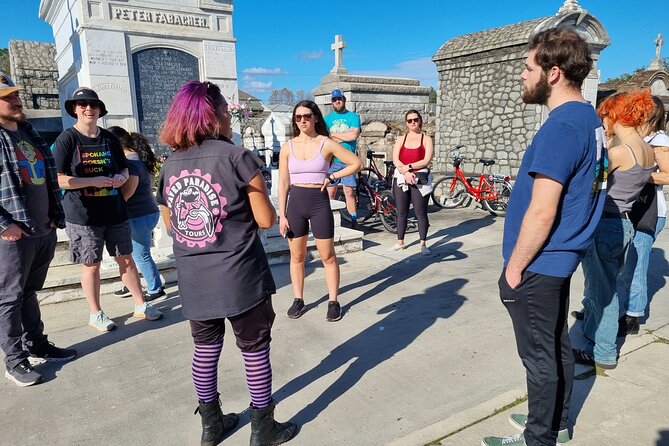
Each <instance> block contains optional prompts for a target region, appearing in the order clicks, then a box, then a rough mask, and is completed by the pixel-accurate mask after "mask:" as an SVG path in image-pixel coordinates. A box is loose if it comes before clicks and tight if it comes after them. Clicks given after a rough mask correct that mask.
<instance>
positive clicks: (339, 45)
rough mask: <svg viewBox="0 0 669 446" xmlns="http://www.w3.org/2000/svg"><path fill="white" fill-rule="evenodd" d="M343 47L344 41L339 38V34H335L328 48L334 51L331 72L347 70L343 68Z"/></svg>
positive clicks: (344, 71)
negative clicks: (333, 62)
mask: <svg viewBox="0 0 669 446" xmlns="http://www.w3.org/2000/svg"><path fill="white" fill-rule="evenodd" d="M344 48H346V42H344V41H343V40H342V38H341V34H337V35H335V41H334V43H333V44H332V45H330V49H331V50H332V51H334V53H335V64H334V67H333V68H332V70H330V71H331V72H332V73H346V72H347V70H346V68H344V61H343V59H344Z"/></svg>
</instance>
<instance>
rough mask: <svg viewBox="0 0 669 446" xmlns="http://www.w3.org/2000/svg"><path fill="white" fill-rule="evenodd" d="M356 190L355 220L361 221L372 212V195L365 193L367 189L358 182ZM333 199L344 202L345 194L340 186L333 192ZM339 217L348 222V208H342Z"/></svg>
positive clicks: (349, 216)
mask: <svg viewBox="0 0 669 446" xmlns="http://www.w3.org/2000/svg"><path fill="white" fill-rule="evenodd" d="M355 190H356V207H355V212H356V214H357V219H356V221H357V222H359V223H360V222H363V221H366V220H368V219H369V217H371V216H372V215H373V214H374V197H371V196H370V195H369V193H367V189H366V188H365V187H362V186H361V185H360V184H358V187H356V188H355ZM335 200H339V201H341V202H342V203H344V204H345V203H346V196H345V195H344V189H343V188H341V187H338V188H337V193H336V194H335ZM340 213H341V218H343V219H344V220H346V221H348V222H350V221H351V214H350V213H349V212H348V209H346V208H344V209H342V210H341V211H340Z"/></svg>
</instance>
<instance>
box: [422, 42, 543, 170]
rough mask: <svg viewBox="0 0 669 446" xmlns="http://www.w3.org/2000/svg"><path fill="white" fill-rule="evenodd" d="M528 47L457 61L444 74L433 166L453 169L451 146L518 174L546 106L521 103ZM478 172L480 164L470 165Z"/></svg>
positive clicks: (504, 49)
mask: <svg viewBox="0 0 669 446" xmlns="http://www.w3.org/2000/svg"><path fill="white" fill-rule="evenodd" d="M524 62H525V53H524V47H512V48H503V49H496V50H491V51H488V52H487V54H486V57H481V54H477V55H475V58H474V57H472V56H467V57H463V58H458V59H452V60H451V61H449V63H448V64H447V65H445V66H444V68H445V69H443V71H442V72H441V76H440V80H439V94H440V97H439V100H438V104H439V105H438V110H437V115H438V116H440V117H441V119H440V120H439V121H438V122H437V130H436V141H435V143H436V145H437V147H438V148H439V150H436V151H435V157H434V161H433V169H434V170H435V171H437V172H446V171H448V170H450V169H452V166H451V163H450V162H451V160H450V158H451V153H450V149H451V148H452V147H453V146H456V145H464V146H465V147H464V148H462V149H460V151H459V153H460V155H463V156H469V157H472V158H477V159H478V158H494V159H495V160H496V166H495V168H494V170H495V171H498V172H500V173H505V174H511V173H512V172H516V171H517V169H518V167H520V161H521V159H522V154H523V152H524V151H525V149H526V147H527V144H528V143H529V141H530V140H531V139H532V137H533V136H534V134H535V133H536V131H537V130H538V129H539V127H540V126H541V118H542V115H543V113H542V110H541V109H542V108H543V107H541V106H535V105H526V104H524V103H523V102H522V100H521V96H522V93H523V85H522V82H521V80H520V74H521V72H522V70H523V68H524ZM468 167H469V168H470V169H472V170H475V169H476V168H477V166H473V165H471V166H468Z"/></svg>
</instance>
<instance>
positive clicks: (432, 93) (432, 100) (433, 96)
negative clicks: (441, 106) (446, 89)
mask: <svg viewBox="0 0 669 446" xmlns="http://www.w3.org/2000/svg"><path fill="white" fill-rule="evenodd" d="M429 102H430V104H436V103H437V90H435V89H434V87H430V100H429Z"/></svg>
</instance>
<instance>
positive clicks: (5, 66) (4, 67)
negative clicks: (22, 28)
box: [0, 48, 11, 75]
mask: <svg viewBox="0 0 669 446" xmlns="http://www.w3.org/2000/svg"><path fill="white" fill-rule="evenodd" d="M0 71H2V72H3V73H5V74H8V75H11V73H10V72H9V50H8V49H7V48H0Z"/></svg>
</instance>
